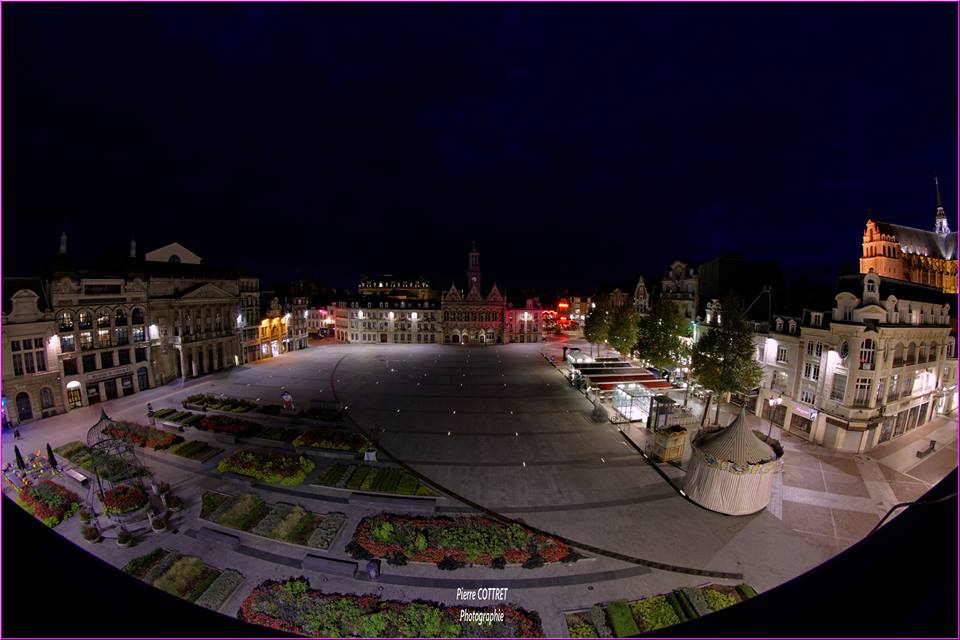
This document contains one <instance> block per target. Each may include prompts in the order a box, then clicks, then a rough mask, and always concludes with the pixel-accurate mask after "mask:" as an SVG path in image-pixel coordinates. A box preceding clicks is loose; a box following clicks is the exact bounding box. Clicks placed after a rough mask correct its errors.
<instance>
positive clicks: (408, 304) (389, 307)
mask: <svg viewBox="0 0 960 640" xmlns="http://www.w3.org/2000/svg"><path fill="white" fill-rule="evenodd" d="M335 314H336V315H335V325H336V327H335V335H336V338H337V341H338V342H355V343H362V344H437V343H440V342H442V340H443V327H442V323H441V320H440V302H439V301H438V300H436V299H406V298H394V297H391V296H374V295H360V296H344V297H343V298H341V299H340V300H338V301H337V303H336V306H335Z"/></svg>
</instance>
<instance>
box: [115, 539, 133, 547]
mask: <svg viewBox="0 0 960 640" xmlns="http://www.w3.org/2000/svg"><path fill="white" fill-rule="evenodd" d="M117 546H118V547H124V548H126V547H132V546H133V538H130V539H129V540H126V541H125V542H121V541H120V538H117Z"/></svg>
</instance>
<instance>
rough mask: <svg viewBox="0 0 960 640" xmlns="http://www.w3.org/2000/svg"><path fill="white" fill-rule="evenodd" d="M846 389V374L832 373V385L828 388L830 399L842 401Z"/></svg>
mask: <svg viewBox="0 0 960 640" xmlns="http://www.w3.org/2000/svg"><path fill="white" fill-rule="evenodd" d="M846 389H847V376H845V375H844V374H842V373H834V374H833V385H832V387H831V388H830V399H831V400H836V401H837V402H843V397H844V395H845V394H846Z"/></svg>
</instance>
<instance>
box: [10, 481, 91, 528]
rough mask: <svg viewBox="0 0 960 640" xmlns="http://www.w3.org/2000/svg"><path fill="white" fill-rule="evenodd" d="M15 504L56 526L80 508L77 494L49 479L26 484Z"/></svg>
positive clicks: (44, 521)
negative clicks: (29, 484)
mask: <svg viewBox="0 0 960 640" xmlns="http://www.w3.org/2000/svg"><path fill="white" fill-rule="evenodd" d="M17 504H18V505H20V506H21V507H23V509H24V510H25V511H26V512H27V513H29V514H30V515H32V516H34V517H35V518H37V519H38V520H40V521H41V522H43V523H44V524H45V525H47V526H48V527H55V526H57V525H58V524H60V523H61V522H63V521H64V520H66V519H67V518H69V517H70V516H72V515H73V514H75V513H76V512H77V511H79V510H80V498H79V497H78V496H77V494H75V493H74V492H72V491H70V490H69V489H66V488H65V487H62V486H60V485H59V484H57V483H56V482H52V481H50V480H41V481H40V482H38V483H37V484H35V485H31V486H28V487H27V488H26V489H24V490H23V492H21V493H20V496H19V497H18V498H17Z"/></svg>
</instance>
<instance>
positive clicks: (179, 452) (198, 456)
mask: <svg viewBox="0 0 960 640" xmlns="http://www.w3.org/2000/svg"><path fill="white" fill-rule="evenodd" d="M222 451H223V449H220V448H218V447H212V446H210V445H209V444H207V443H206V442H204V441H203V440H188V441H187V442H184V443H183V444H179V445H177V446H175V447H174V448H173V449H171V450H170V453H172V454H173V455H175V456H180V457H181V458H189V459H190V460H199V461H200V462H205V461H207V460H209V459H210V458H212V457H213V456H215V455H217V454H218V453H221V452H222Z"/></svg>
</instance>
